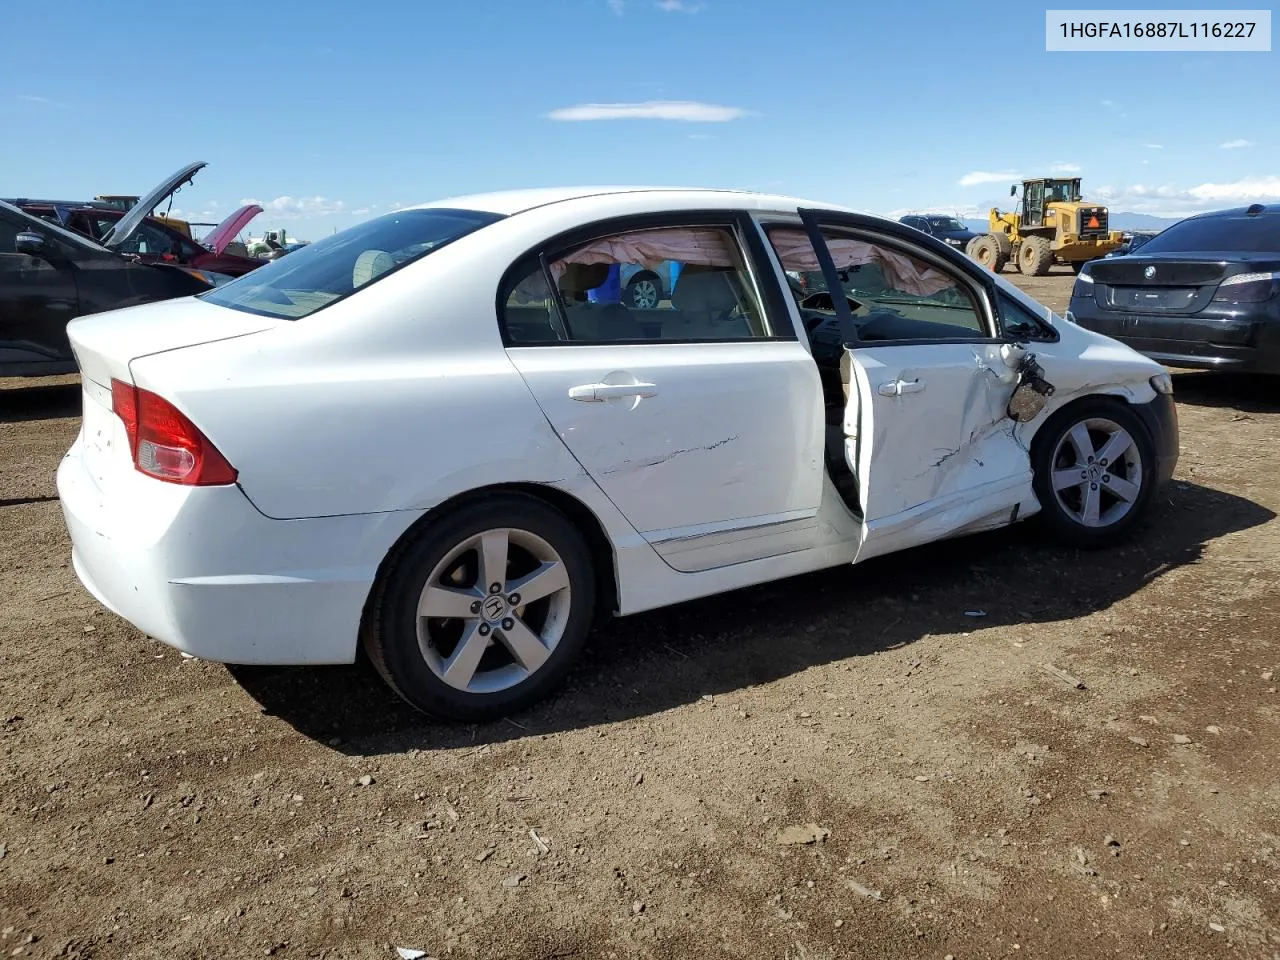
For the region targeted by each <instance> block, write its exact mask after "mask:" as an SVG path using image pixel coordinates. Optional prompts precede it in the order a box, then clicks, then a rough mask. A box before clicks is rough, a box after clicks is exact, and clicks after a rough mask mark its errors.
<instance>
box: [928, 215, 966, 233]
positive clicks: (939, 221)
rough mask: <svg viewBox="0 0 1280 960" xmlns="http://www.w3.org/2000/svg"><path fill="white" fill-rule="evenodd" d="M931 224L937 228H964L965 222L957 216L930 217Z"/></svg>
mask: <svg viewBox="0 0 1280 960" xmlns="http://www.w3.org/2000/svg"><path fill="white" fill-rule="evenodd" d="M929 225H930V226H931V227H933V229H935V230H957V231H958V230H963V229H964V224H963V223H961V222H960V221H959V220H957V219H956V218H955V217H930V218H929Z"/></svg>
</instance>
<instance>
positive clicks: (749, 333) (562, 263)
mask: <svg viewBox="0 0 1280 960" xmlns="http://www.w3.org/2000/svg"><path fill="white" fill-rule="evenodd" d="M549 265H550V270H551V277H552V281H553V282H554V284H555V287H556V289H555V293H556V295H557V297H558V299H559V301H560V303H561V304H562V306H563V309H564V318H565V334H566V336H567V337H568V339H570V340H572V341H576V342H586V343H601V342H610V341H617V340H646V339H649V340H679V341H715V340H750V339H755V338H760V337H768V336H770V335H771V331H770V329H769V326H768V324H767V322H766V320H765V317H764V311H763V310H762V309H761V307H760V301H759V299H758V297H757V295H756V290H755V286H754V284H753V282H752V280H751V275H750V273H749V272H748V270H747V267H746V259H745V257H744V255H743V252H742V250H741V248H740V247H739V245H738V241H737V238H736V237H735V236H734V232H733V230H731V229H730V228H728V227H663V228H657V229H651V230H637V231H632V232H627V233H620V234H615V235H613V236H609V237H604V238H601V239H598V240H592V241H591V242H590V243H587V244H584V245H583V246H580V247H578V248H576V249H573V250H570V251H567V252H565V253H562V254H558V255H556V256H555V257H553V258H552V259H551V260H550V264H549Z"/></svg>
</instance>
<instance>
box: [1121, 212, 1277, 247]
mask: <svg viewBox="0 0 1280 960" xmlns="http://www.w3.org/2000/svg"><path fill="white" fill-rule="evenodd" d="M1135 239H1136V238H1135ZM1141 246H1142V252H1143V253H1144V254H1147V253H1204V252H1213V253H1277V254H1280V216H1274V215H1271V216H1261V217H1206V218H1204V219H1203V220H1201V219H1191V220H1183V221H1181V222H1179V223H1175V224H1174V225H1173V226H1171V227H1169V228H1167V229H1166V230H1164V231H1162V232H1161V233H1160V234H1159V235H1158V236H1154V237H1152V238H1151V239H1150V240H1148V241H1147V242H1146V243H1144V244H1142V245H1141Z"/></svg>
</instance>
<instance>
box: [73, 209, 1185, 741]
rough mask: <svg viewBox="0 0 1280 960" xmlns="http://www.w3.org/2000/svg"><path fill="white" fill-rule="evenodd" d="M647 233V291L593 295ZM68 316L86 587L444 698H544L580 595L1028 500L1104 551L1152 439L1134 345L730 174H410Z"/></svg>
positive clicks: (460, 701) (662, 584)
mask: <svg viewBox="0 0 1280 960" xmlns="http://www.w3.org/2000/svg"><path fill="white" fill-rule="evenodd" d="M664 261H671V262H674V263H679V264H680V265H681V271H680V277H679V281H678V282H677V284H676V288H675V292H674V296H673V298H672V299H671V300H670V301H669V302H665V303H664V304H663V305H660V306H657V307H652V308H644V309H632V308H629V307H627V306H624V305H623V304H619V303H592V302H591V301H590V300H589V298H588V292H589V291H591V290H594V289H597V288H598V287H599V286H600V285H601V284H602V283H603V282H604V280H605V279H606V277H607V274H608V272H609V269H610V267H612V266H621V265H623V264H639V265H642V266H643V265H648V266H652V265H654V264H657V263H660V262H664ZM813 270H819V271H822V272H823V273H824V274H825V275H826V280H827V286H828V290H840V291H841V292H842V293H843V294H844V296H837V297H834V298H833V297H832V295H831V294H830V293H829V292H828V291H818V292H817V293H815V294H804V295H800V294H799V291H797V292H796V293H794V294H793V292H792V291H793V289H794V288H793V287H791V286H790V285H789V284H788V283H787V282H786V281H785V280H784V275H785V273H786V272H788V271H791V272H803V271H813ZM646 328H648V336H646ZM70 331H71V342H72V344H73V345H74V348H75V351H76V355H77V357H78V358H79V360H80V365H81V369H82V371H83V375H84V378H85V381H86V389H85V392H84V401H83V405H84V416H83V425H82V428H81V432H80V435H79V436H78V437H77V439H76V440H75V442H74V445H73V446H72V447H71V449H70V450H69V452H68V453H67V455H66V457H65V459H64V460H63V461H62V463H61V466H60V467H59V470H58V478H57V484H58V491H59V497H60V501H61V505H62V509H63V511H64V515H65V518H66V523H67V526H68V529H69V530H70V534H71V541H72V544H73V552H72V559H73V562H74V568H75V570H76V573H77V574H78V576H79V577H80V580H81V582H82V583H83V584H84V585H85V587H86V588H87V589H88V590H89V591H90V592H91V593H92V594H93V595H94V596H95V597H97V598H98V599H99V600H100V601H101V602H102V603H103V604H105V605H106V606H108V607H109V608H110V609H112V610H114V611H116V612H117V613H118V614H120V615H121V616H123V617H124V618H126V619H127V620H129V621H130V622H132V623H134V624H135V625H137V627H138V628H139V629H141V630H143V631H145V632H146V633H147V634H148V635H149V636H151V637H154V638H157V639H159V640H161V641H163V642H165V643H168V644H170V645H172V646H174V647H177V648H178V649H181V650H184V651H188V652H189V653H192V654H194V655H196V656H198V657H202V658H206V659H209V660H214V661H223V662H230V663H249V664H321V663H349V662H351V661H353V660H354V659H355V657H356V654H357V648H358V646H360V645H363V647H364V649H365V650H366V651H367V652H368V654H369V657H370V659H371V661H372V662H373V664H374V665H375V666H376V667H377V669H378V670H379V671H380V672H381V674H382V676H383V677H384V678H385V679H386V680H387V682H388V683H389V685H390V686H391V688H392V689H394V690H395V691H396V692H397V693H399V694H400V695H401V696H402V697H404V698H405V699H406V700H407V701H408V702H409V703H411V704H412V705H414V706H415V707H417V708H418V709H420V710H424V711H426V712H428V713H431V714H434V715H437V716H442V717H448V718H454V719H466V720H478V719H480V718H484V717H493V716H498V715H502V714H504V713H507V712H509V711H512V710H515V709H518V708H520V707H523V706H525V705H528V704H530V703H532V702H534V701H536V700H538V699H539V698H541V697H543V696H545V695H546V694H547V693H548V692H549V691H551V690H552V689H553V688H554V687H555V686H556V685H557V684H558V683H560V682H561V680H562V679H563V678H564V677H565V675H566V673H567V672H568V671H569V669H570V668H571V666H572V664H573V662H574V660H575V659H576V658H577V656H578V653H579V651H580V650H581V648H582V646H583V643H584V641H585V639H586V637H587V633H588V630H589V629H590V627H591V625H592V623H593V621H594V620H596V619H597V617H598V616H607V615H609V614H617V615H626V614H631V613H636V612H638V611H643V610H651V609H654V608H657V607H663V606H667V605H670V604H677V603H680V602H682V601H685V600H690V599H693V598H695V597H702V596H707V595H709V594H715V593H720V592H723V591H730V590H735V589H737V588H741V587H748V586H751V585H753V584H760V583H763V582H766V581H771V580H776V579H779V578H783V577H789V576H792V575H794V574H800V573H804V572H807V571H813V570H818V569H821V568H826V567H834V566H839V565H842V564H849V563H855V562H861V561H863V560H866V559H867V558H869V557H874V556H877V555H880V554H885V553H889V552H891V551H897V550H903V549H906V548H908V547H912V546H915V545H917V544H922V543H927V542H931V541H934V540H938V539H941V538H945V537H952V536H957V535H961V534H966V533H971V532H976V531H979V530H990V529H993V528H997V527H1003V526H1006V525H1008V524H1011V523H1014V522H1016V521H1019V520H1024V519H1026V518H1028V517H1031V516H1033V515H1037V514H1038V515H1039V516H1040V517H1041V519H1042V520H1043V521H1044V526H1045V528H1046V529H1047V530H1048V531H1049V532H1050V533H1052V534H1054V535H1056V536H1058V537H1059V538H1060V539H1062V540H1064V541H1065V542H1067V543H1071V544H1074V545H1077V546H1087V547H1100V546H1104V545H1108V544H1114V543H1116V542H1118V541H1121V540H1122V539H1124V538H1125V537H1127V536H1129V535H1130V534H1131V533H1132V532H1133V530H1134V525H1135V523H1137V522H1138V521H1139V519H1140V518H1141V517H1142V515H1143V513H1144V512H1145V510H1146V508H1147V506H1148V504H1149V502H1150V500H1151V497H1152V491H1154V490H1155V489H1156V488H1157V487H1158V486H1159V485H1161V484H1162V483H1164V482H1165V481H1166V480H1167V479H1168V478H1169V476H1170V474H1171V473H1172V471H1173V469H1174V465H1175V462H1176V460H1177V456H1178V428H1177V419H1176V414H1175V411H1174V405H1173V398H1172V396H1171V389H1172V388H1171V385H1170V379H1169V377H1168V376H1167V374H1166V373H1165V372H1164V370H1163V369H1162V368H1161V367H1160V365H1159V364H1157V363H1154V362H1153V361H1151V360H1148V359H1146V358H1144V357H1142V356H1140V355H1139V354H1137V353H1135V352H1133V351H1131V350H1129V349H1127V348H1125V347H1123V346H1121V345H1119V344H1116V343H1115V342H1114V341H1111V340H1108V339H1107V338H1105V337H1102V336H1099V335H1096V334H1092V333H1089V332H1087V331H1085V330H1083V329H1082V328H1080V327H1078V326H1075V325H1073V324H1068V323H1064V322H1063V321H1062V320H1061V318H1059V317H1057V316H1055V315H1054V314H1052V313H1051V312H1050V311H1049V310H1047V309H1046V308H1045V307H1043V306H1041V305H1040V304H1038V303H1037V302H1036V301H1034V300H1032V299H1031V298H1029V297H1028V296H1027V295H1025V294H1024V293H1022V292H1020V291H1019V290H1018V289H1017V288H1016V287H1014V286H1012V285H1011V284H1010V283H1008V282H1007V281H1005V280H1004V279H1003V278H1000V277H997V276H994V275H992V274H991V273H990V272H989V271H985V270H983V269H982V268H981V267H979V266H978V265H977V264H975V263H974V262H972V261H971V260H969V259H968V258H966V257H965V256H964V255H963V254H962V253H961V252H960V251H958V250H955V249H953V248H952V247H950V246H947V245H946V244H943V243H941V242H940V241H938V240H936V239H934V238H932V237H929V236H926V235H925V234H923V233H921V232H920V231H918V230H913V229H911V228H909V227H906V226H903V225H901V224H897V223H894V222H893V221H889V220H883V219H880V218H875V217H869V216H864V215H859V214H856V213H853V212H851V211H848V210H845V209H842V208H840V207H835V206H816V205H809V204H806V203H804V202H803V201H797V200H794V199H788V198H785V197H768V196H761V195H758V194H747V193H737V192H732V191H702V190H662V189H647V190H634V191H612V190H610V191H606V190H595V191H592V190H589V189H582V190H569V189H560V190H533V191H517V192H512V193H498V194H489V195H484V196H475V197H466V198H461V199H454V200H450V201H442V202H439V203H435V204H427V205H425V206H422V207H417V208H412V209H406V210H401V211H397V212H395V213H390V214H387V215H385V216H381V217H377V218H375V219H372V220H368V221H366V222H364V223H361V224H358V225H356V226H353V227H349V228H348V229H346V230H343V231H341V232H339V233H337V234H335V235H333V236H329V237H326V238H324V239H323V240H318V241H316V242H315V243H312V244H311V245H309V246H307V247H304V248H303V249H301V250H298V251H296V252H294V253H291V254H289V256H287V257H284V258H282V259H280V260H276V261H273V262H272V263H269V264H267V265H266V266H264V267H261V268H260V269H258V270H255V271H254V272H252V273H250V274H247V275H245V276H243V277H240V278H238V279H236V280H232V281H230V282H229V283H226V284H224V285H223V286H221V287H218V288H216V289H214V290H211V291H209V292H207V293H204V294H201V295H199V296H196V297H189V298H184V299H180V300H174V301H170V302H168V303H164V304H156V305H151V306H144V307H137V308H133V309H129V310H122V311H117V312H115V313H112V314H108V315H105V316H99V317H88V318H84V319H81V320H77V321H75V322H74V323H72V324H71V327H70ZM818 336H821V337H828V338H829V343H828V345H827V347H826V348H825V349H821V350H818V349H812V350H811V347H810V338H811V337H818Z"/></svg>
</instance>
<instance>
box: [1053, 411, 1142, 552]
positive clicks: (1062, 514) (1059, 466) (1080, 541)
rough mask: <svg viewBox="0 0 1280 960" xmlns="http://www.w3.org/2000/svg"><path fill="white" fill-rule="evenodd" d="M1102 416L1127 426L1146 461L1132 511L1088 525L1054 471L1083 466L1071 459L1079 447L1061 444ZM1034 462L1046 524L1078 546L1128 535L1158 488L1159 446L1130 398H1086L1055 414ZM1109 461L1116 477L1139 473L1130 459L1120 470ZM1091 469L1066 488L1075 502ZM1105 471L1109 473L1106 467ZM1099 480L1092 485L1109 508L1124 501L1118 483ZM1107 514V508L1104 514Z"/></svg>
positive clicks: (1102, 544)
mask: <svg viewBox="0 0 1280 960" xmlns="http://www.w3.org/2000/svg"><path fill="white" fill-rule="evenodd" d="M1098 420H1106V421H1110V422H1111V423H1113V424H1115V425H1117V426H1119V427H1121V428H1123V429H1124V431H1125V432H1126V433H1127V434H1128V435H1129V436H1130V437H1131V438H1132V440H1133V448H1134V450H1135V451H1136V456H1137V457H1138V458H1139V463H1140V465H1141V478H1140V483H1138V484H1137V487H1138V490H1137V493H1136V495H1135V496H1134V497H1132V499H1131V500H1130V504H1131V505H1130V507H1129V509H1128V511H1127V512H1125V513H1123V515H1122V516H1119V517H1118V518H1117V519H1116V520H1115V521H1114V522H1111V523H1108V524H1106V525H1105V526H1088V525H1086V524H1085V523H1084V522H1082V521H1081V519H1080V518H1079V517H1077V516H1076V515H1075V513H1074V512H1073V511H1072V510H1070V509H1068V507H1066V506H1064V505H1063V503H1062V502H1060V501H1059V498H1058V496H1057V494H1055V492H1054V490H1053V474H1054V472H1055V470H1058V471H1063V472H1065V470H1066V469H1067V468H1068V466H1070V467H1071V469H1073V470H1074V469H1077V468H1080V467H1081V466H1082V464H1080V463H1079V462H1076V463H1074V464H1071V465H1069V464H1068V463H1067V462H1066V461H1067V458H1068V457H1069V456H1074V455H1075V449H1074V447H1072V448H1071V450H1070V451H1064V450H1062V449H1061V447H1060V444H1062V443H1064V442H1065V443H1067V444H1068V446H1070V444H1069V441H1067V440H1066V438H1067V437H1068V436H1069V434H1070V433H1071V431H1072V430H1073V429H1074V428H1075V427H1076V425H1077V424H1082V423H1083V424H1087V423H1088V422H1089V421H1098ZM1100 436H1101V434H1100V433H1098V432H1092V437H1091V439H1093V442H1094V443H1095V444H1097V442H1098V439H1097V438H1099V437H1100ZM1095 452H1096V453H1101V452H1102V450H1101V448H1099V449H1097V450H1096V451H1095ZM1055 454H1056V456H1055ZM1064 454H1067V456H1064ZM1031 465H1032V470H1033V476H1032V488H1033V489H1034V491H1035V494H1036V499H1037V500H1038V501H1039V502H1040V508H1041V509H1040V517H1039V519H1040V521H1041V524H1042V525H1043V526H1044V527H1045V528H1046V530H1047V532H1048V533H1050V534H1051V535H1052V536H1053V537H1054V538H1055V539H1057V540H1058V541H1060V542H1062V543H1064V544H1066V545H1068V546H1072V547H1079V548H1083V549H1097V548H1100V547H1108V546H1111V545H1112V544H1114V543H1116V542H1118V541H1120V540H1121V539H1123V538H1124V537H1125V536H1127V535H1128V533H1129V531H1130V529H1131V528H1132V527H1133V525H1134V524H1135V523H1138V522H1139V521H1140V520H1141V518H1142V515H1143V514H1144V513H1145V512H1146V509H1147V506H1148V505H1149V503H1150V501H1151V494H1152V491H1153V489H1154V488H1155V481H1156V457H1155V445H1154V443H1153V442H1152V439H1151V436H1150V434H1149V433H1148V432H1147V428H1146V425H1145V424H1143V422H1142V420H1141V419H1139V417H1138V415H1137V414H1135V413H1134V412H1133V411H1132V410H1131V409H1130V408H1129V405H1128V404H1127V403H1126V402H1125V401H1123V400H1118V399H1112V398H1109V397H1089V398H1086V399H1084V400H1080V401H1078V402H1076V403H1073V404H1071V405H1070V406H1069V407H1066V408H1065V409H1063V410H1060V411H1059V412H1058V413H1056V414H1054V415H1053V416H1052V417H1050V418H1049V420H1048V421H1047V422H1046V423H1045V425H1044V426H1043V427H1041V428H1040V429H1039V430H1038V431H1036V435H1035V439H1034V440H1033V441H1032V443H1031ZM1107 466H1108V467H1110V468H1111V471H1112V474H1114V475H1113V476H1112V479H1113V480H1114V479H1116V478H1119V479H1121V480H1126V481H1127V480H1128V479H1129V478H1130V477H1132V476H1133V472H1132V469H1131V468H1130V467H1129V466H1128V465H1127V464H1123V465H1121V469H1120V470H1117V469H1116V465H1115V464H1107ZM1086 472H1087V471H1086V470H1082V471H1081V480H1082V483H1081V485H1080V487H1079V488H1076V490H1068V491H1064V496H1063V499H1064V500H1067V501H1069V502H1073V501H1074V499H1075V498H1078V497H1081V496H1084V495H1085V494H1084V490H1083V489H1082V488H1083V487H1084V486H1086V477H1085V473H1086ZM1122 472H1123V473H1124V476H1123V477H1122V476H1121V473H1122ZM1102 473H1103V474H1104V475H1107V471H1106V470H1105V469H1103V470H1102ZM1097 479H1098V480H1099V482H1095V483H1093V484H1092V490H1096V491H1098V494H1097V495H1098V497H1099V498H1101V500H1100V502H1101V503H1102V504H1104V508H1103V509H1107V508H1106V507H1105V505H1106V504H1109V503H1118V502H1120V499H1121V498H1120V497H1118V496H1117V495H1116V494H1115V493H1114V490H1115V489H1116V488H1115V487H1110V488H1109V484H1107V483H1106V482H1102V481H1101V478H1097ZM1077 491H1078V492H1077ZM1100 513H1101V510H1100ZM1105 515H1106V514H1105V513H1102V517H1103V518H1104V519H1105Z"/></svg>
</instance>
